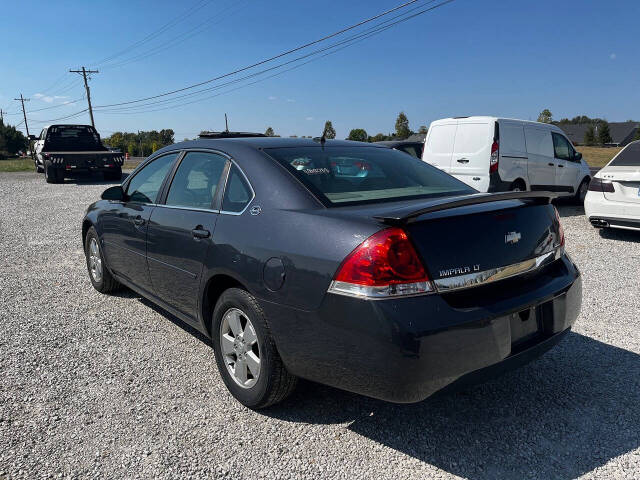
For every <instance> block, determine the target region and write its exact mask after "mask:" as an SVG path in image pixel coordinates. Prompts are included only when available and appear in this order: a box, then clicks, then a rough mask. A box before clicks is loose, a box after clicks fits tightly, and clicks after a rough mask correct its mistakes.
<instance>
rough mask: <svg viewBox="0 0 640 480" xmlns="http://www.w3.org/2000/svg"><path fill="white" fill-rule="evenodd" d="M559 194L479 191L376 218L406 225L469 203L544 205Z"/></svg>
mask: <svg viewBox="0 0 640 480" xmlns="http://www.w3.org/2000/svg"><path fill="white" fill-rule="evenodd" d="M557 196H558V195H556V194H555V193H551V192H543V191H540V192H500V193H479V194H473V195H465V196H463V197H448V198H443V199H440V200H437V201H435V202H434V203H433V204H431V205H429V206H428V207H424V208H420V209H418V210H414V211H412V212H409V213H405V212H406V211H402V210H399V211H398V214H397V215H394V214H388V215H384V216H374V217H373V218H375V219H376V220H379V221H381V222H383V223H388V224H391V225H404V224H407V223H411V222H414V221H416V219H417V218H418V217H420V216H422V215H424V214H427V213H433V212H440V211H442V210H449V209H451V208H458V207H466V206H468V205H479V204H481V203H491V202H500V201H503V200H531V201H533V202H535V203H538V204H541V205H544V204H549V203H551V200H553V199H554V198H556V197H557Z"/></svg>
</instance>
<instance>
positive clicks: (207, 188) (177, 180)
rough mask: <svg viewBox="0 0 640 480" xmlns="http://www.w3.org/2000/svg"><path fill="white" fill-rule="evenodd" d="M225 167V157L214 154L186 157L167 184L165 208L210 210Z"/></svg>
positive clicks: (195, 153)
mask: <svg viewBox="0 0 640 480" xmlns="http://www.w3.org/2000/svg"><path fill="white" fill-rule="evenodd" d="M226 163H227V159H226V158H225V157H223V156H222V155H218V154H215V153H207V152H189V153H187V154H186V155H185V157H184V158H183V159H182V161H181V162H180V165H179V166H178V170H177V171H176V174H175V175H174V177H173V180H172V181H171V186H170V187H169V193H168V194H167V201H166V202H165V203H166V205H172V206H176V207H187V208H188V207H191V208H204V209H211V208H213V200H214V198H215V197H216V192H217V190H218V185H219V184H220V177H221V176H222V172H223V170H224V167H225V165H226Z"/></svg>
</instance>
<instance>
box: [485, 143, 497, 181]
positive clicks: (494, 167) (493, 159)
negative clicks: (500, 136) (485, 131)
mask: <svg viewBox="0 0 640 480" xmlns="http://www.w3.org/2000/svg"><path fill="white" fill-rule="evenodd" d="M485 145H486V144H485ZM485 158H487V157H485ZM499 158H500V143H499V142H498V140H494V141H493V144H491V159H490V160H489V173H495V172H497V171H498V160H499Z"/></svg>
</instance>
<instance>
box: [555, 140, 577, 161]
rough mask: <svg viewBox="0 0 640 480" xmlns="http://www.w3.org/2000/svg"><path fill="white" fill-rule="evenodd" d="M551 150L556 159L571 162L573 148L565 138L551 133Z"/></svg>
mask: <svg viewBox="0 0 640 480" xmlns="http://www.w3.org/2000/svg"><path fill="white" fill-rule="evenodd" d="M553 150H554V155H555V157H556V158H559V159H561V160H569V161H571V160H573V147H572V146H571V144H570V143H569V141H568V140H567V139H566V138H564V137H563V136H562V135H558V134H557V133H553Z"/></svg>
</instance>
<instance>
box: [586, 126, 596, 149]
mask: <svg viewBox="0 0 640 480" xmlns="http://www.w3.org/2000/svg"><path fill="white" fill-rule="evenodd" d="M584 144H585V145H595V144H596V131H595V129H594V128H593V125H589V126H588V127H587V131H586V132H584Z"/></svg>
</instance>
